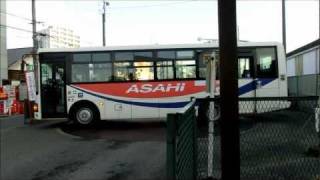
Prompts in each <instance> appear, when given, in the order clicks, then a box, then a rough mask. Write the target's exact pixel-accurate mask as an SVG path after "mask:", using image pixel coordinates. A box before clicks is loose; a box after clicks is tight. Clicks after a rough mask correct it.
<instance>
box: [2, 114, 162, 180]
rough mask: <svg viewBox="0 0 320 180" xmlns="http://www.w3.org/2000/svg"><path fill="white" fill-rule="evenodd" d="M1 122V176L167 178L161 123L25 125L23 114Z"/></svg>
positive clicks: (15, 179)
mask: <svg viewBox="0 0 320 180" xmlns="http://www.w3.org/2000/svg"><path fill="white" fill-rule="evenodd" d="M0 123H1V128H0V133H1V151H0V153H1V164H0V165H1V166H0V168H1V176H0V177H1V178H0V179H1V180H20V179H23V180H57V179H59V180H62V179H66V180H67V179H77V180H105V179H110V180H116V179H165V175H166V170H165V159H166V155H165V152H166V150H165V147H166V145H165V141H164V139H165V138H164V137H165V134H164V127H163V124H161V123H158V124H135V123H133V124H126V123H125V124H124V125H123V126H121V123H111V124H110V123H107V124H102V126H99V127H98V128H89V129H77V128H76V127H74V126H72V125H70V124H68V123H66V122H59V121H50V122H42V123H36V124H33V125H24V124H23V118H22V117H21V116H19V117H12V118H2V119H1V120H0ZM108 125H110V126H108ZM141 125H142V127H144V128H141Z"/></svg>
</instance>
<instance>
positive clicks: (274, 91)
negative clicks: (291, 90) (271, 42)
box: [255, 47, 280, 113]
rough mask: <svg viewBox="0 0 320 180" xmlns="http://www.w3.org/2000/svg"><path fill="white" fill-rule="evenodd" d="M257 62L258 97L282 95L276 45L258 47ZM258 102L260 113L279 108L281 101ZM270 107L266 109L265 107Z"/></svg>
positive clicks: (257, 108)
mask: <svg viewBox="0 0 320 180" xmlns="http://www.w3.org/2000/svg"><path fill="white" fill-rule="evenodd" d="M256 54H257V62H256V72H257V75H256V79H255V81H256V97H278V96H280V85H279V84H280V81H279V78H278V67H277V58H276V51H275V48H274V47H263V48H257V50H256ZM266 103H267V102H259V101H258V102H257V104H256V111H257V112H258V113H261V112H266V111H271V110H273V109H274V110H277V109H279V102H268V103H270V104H266ZM266 106H267V107H268V109H266V108H265V107H266Z"/></svg>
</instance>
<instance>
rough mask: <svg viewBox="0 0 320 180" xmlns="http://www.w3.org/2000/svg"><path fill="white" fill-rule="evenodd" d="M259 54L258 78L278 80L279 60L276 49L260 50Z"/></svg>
mask: <svg viewBox="0 0 320 180" xmlns="http://www.w3.org/2000/svg"><path fill="white" fill-rule="evenodd" d="M256 54H257V77H258V78H276V77H277V76H278V75H277V72H278V71H277V59H276V52H275V48H258V49H257V50H256Z"/></svg>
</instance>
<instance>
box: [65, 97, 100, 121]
mask: <svg viewBox="0 0 320 180" xmlns="http://www.w3.org/2000/svg"><path fill="white" fill-rule="evenodd" d="M71 110H72V111H71V119H72V120H73V122H75V124H77V125H80V126H92V125H94V124H95V123H96V122H98V120H100V116H99V110H98V109H97V107H96V106H95V105H94V104H93V103H91V102H82V103H78V104H75V105H74V106H73V107H72V109H71Z"/></svg>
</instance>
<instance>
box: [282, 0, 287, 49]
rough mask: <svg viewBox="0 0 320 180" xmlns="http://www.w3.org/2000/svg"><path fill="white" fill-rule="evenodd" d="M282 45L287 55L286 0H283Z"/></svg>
mask: <svg viewBox="0 0 320 180" xmlns="http://www.w3.org/2000/svg"><path fill="white" fill-rule="evenodd" d="M282 44H283V47H284V51H285V53H287V37H286V0H282Z"/></svg>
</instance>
